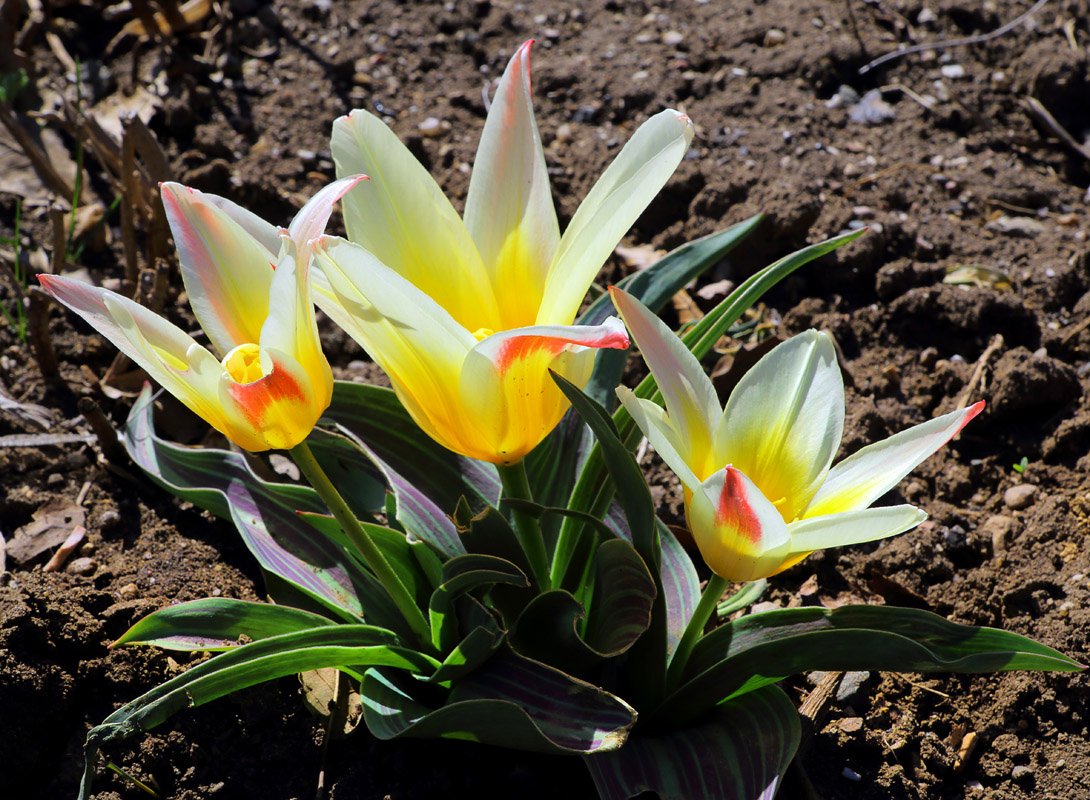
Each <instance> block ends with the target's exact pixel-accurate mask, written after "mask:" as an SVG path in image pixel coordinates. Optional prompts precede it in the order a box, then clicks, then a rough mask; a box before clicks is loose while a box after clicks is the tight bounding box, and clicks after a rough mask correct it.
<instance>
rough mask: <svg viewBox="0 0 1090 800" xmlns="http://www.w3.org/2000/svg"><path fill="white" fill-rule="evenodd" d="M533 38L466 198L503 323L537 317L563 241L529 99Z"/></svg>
mask: <svg viewBox="0 0 1090 800" xmlns="http://www.w3.org/2000/svg"><path fill="white" fill-rule="evenodd" d="M531 44H533V42H532V41H531V42H526V43H525V44H524V45H522V47H520V48H519V49H518V52H517V53H515V55H514V57H513V58H512V59H511V61H510V63H508V65H507V69H506V71H505V72H504V73H503V78H501V79H500V83H499V86H498V87H497V88H496V95H495V97H493V99H492V106H491V108H490V109H489V110H488V119H487V121H486V122H485V125H484V131H483V132H482V133H481V142H480V144H479V145H478V147H477V158H476V161H474V163H473V176H472V178H471V179H470V182H469V194H468V196H467V197H466V210H465V224H466V228H468V229H469V233H470V236H472V237H473V241H474V242H475V243H476V245H477V250H478V251H479V252H480V255H481V259H482V260H483V262H484V265H485V269H486V270H487V271H488V273H489V275H490V276H491V279H492V285H493V286H496V287H498V288H500V289H502V292H503V303H502V304H501V305H500V309H499V310H500V315H501V317H502V320H503V321H502V323H501V327H503V328H518V327H524V326H527V325H533V324H534V323H535V321H536V319H537V310H538V306H539V305H540V304H541V296H542V292H543V291H544V289H545V277H546V274H547V270H548V267H549V263H550V261H551V260H552V257H553V253H555V252H556V248H557V245H558V243H559V242H560V228H559V226H558V224H557V221H556V210H555V208H554V207H553V197H552V193H551V192H550V190H549V176H548V173H547V172H546V169H545V154H544V152H543V150H542V147H541V136H540V135H539V134H538V130H537V123H536V122H535V121H534V108H533V104H532V102H531V98H530V45H531Z"/></svg>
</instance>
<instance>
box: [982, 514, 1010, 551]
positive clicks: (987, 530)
mask: <svg viewBox="0 0 1090 800" xmlns="http://www.w3.org/2000/svg"><path fill="white" fill-rule="evenodd" d="M1013 527H1014V520H1013V519H1011V518H1010V517H1008V516H1005V515H1004V514H993V515H992V516H990V517H988V518H987V519H986V520H985V521H984V524H983V525H981V526H980V534H981V536H982V537H984V538H986V539H990V540H991V542H992V554H993V555H997V554H999V553H1002V552H1003V551H1004V550H1006V549H1007V542H1008V541H1010V535H1011V529H1012V528H1013Z"/></svg>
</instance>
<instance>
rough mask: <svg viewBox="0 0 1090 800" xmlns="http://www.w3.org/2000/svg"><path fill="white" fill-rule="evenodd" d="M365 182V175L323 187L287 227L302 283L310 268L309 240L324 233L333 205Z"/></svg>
mask: <svg viewBox="0 0 1090 800" xmlns="http://www.w3.org/2000/svg"><path fill="white" fill-rule="evenodd" d="M365 180H367V176H366V175H349V176H348V177H347V178H341V179H339V180H336V181H333V183H330V184H328V185H327V186H323V187H322V188H321V190H319V191H318V192H317V193H316V194H315V195H314V196H313V197H311V198H310V199H309V200H308V201H307V202H306V205H304V206H303V207H302V208H301V209H299V213H298V214H296V215H295V219H293V220H292V221H291V225H289V226H288V235H290V236H291V238H292V240H293V241H294V242H295V246H296V248H297V250H298V253H297V258H296V260H297V263H299V264H300V265H302V272H303V282H304V283H305V282H306V275H307V270H308V269H309V267H310V242H311V240H312V239H317V238H318V237H319V236H321V235H322V234H323V233H324V232H325V226H326V224H328V222H329V217H330V215H331V214H332V213H333V206H334V204H336V202H337V201H338V200H340V199H341V198H342V197H344V196H345V194H347V193H348V190H349V189H351V188H352V187H354V186H355V185H356V184H357V183H359V182H360V181H365Z"/></svg>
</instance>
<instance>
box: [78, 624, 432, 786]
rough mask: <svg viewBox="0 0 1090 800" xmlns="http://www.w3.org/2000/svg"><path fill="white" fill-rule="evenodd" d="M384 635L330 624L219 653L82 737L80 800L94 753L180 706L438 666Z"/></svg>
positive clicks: (374, 630) (146, 727) (91, 772)
mask: <svg viewBox="0 0 1090 800" xmlns="http://www.w3.org/2000/svg"><path fill="white" fill-rule="evenodd" d="M396 642H397V637H396V635H395V634H393V633H392V632H390V631H387V630H384V629H382V628H375V627H373V626H370V625H331V626H328V627H320V628H314V629H310V630H303V631H296V632H294V633H287V634H283V635H280V636H273V637H270V638H268V639H262V640H260V641H256V642H252V643H250V644H245V645H242V646H240V647H236V648H234V649H232V650H228V651H227V652H225V653H221V654H220V655H218V656H216V657H215V658H212V659H209V660H208V661H205V662H203V663H200V664H197V665H196V666H195V667H192V668H191V669H188V670H186V671H185V672H183V673H182V674H181V675H178V676H176V677H174V678H171V679H170V680H169V681H166V682H165V683H162V684H160V685H159V686H156V687H155V688H154V689H152V690H151V691H150V692H147V693H146V694H144V695H142V696H141V697H138V698H137V699H136V700H133V701H132V702H130V703H126V704H125V705H124V706H122V707H121V708H119V709H118V710H117V711H115V712H114V713H113V714H111V715H110V716H109V717H107V718H106V720H105V721H104V722H103V723H102V724H101V725H98V726H96V727H95V728H92V729H91V731H90V732H89V733H88V734H87V741H86V744H85V745H84V753H85V758H86V761H85V763H84V774H83V780H82V782H81V783H80V795H79V797H80V800H88V798H90V796H91V780H92V778H93V777H94V768H95V763H96V761H97V758H96V754H97V752H98V750H99V749H100V748H101V747H102V746H103V745H105V744H107V743H109V742H111V741H115V740H120V739H125V738H127V737H129V736H131V735H133V734H135V733H138V732H139V731H146V730H150V729H151V728H153V727H155V726H156V725H159V724H160V723H162V722H164V721H165V720H167V719H169V718H170V717H171V716H173V715H174V714H176V713H177V712H178V711H181V710H182V709H184V708H190V707H194V706H200V705H204V704H205V703H208V702H210V701H212V700H215V699H217V698H220V697H223V696H224V695H226V694H230V693H231V692H235V691H238V690H239V689H245V688H247V687H249V686H254V685H256V684H258V683H263V682H265V681H269V680H273V679H274V678H281V677H284V676H285V675H293V674H295V673H297V672H306V671H307V670H314V669H325V668H327V667H334V668H338V669H343V670H345V671H348V672H350V673H353V674H357V675H361V674H362V672H363V671H364V670H365V669H370V668H371V667H377V666H381V667H384V668H388V669H398V670H405V671H408V672H412V673H419V674H425V675H426V674H430V673H431V672H433V671H434V670H435V668H436V667H438V666H439V665H438V662H436V661H435V660H434V659H432V658H429V657H427V656H425V655H423V654H421V653H417V652H415V651H412V650H407V649H405V648H402V647H398V646H397V645H396Z"/></svg>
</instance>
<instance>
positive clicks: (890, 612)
mask: <svg viewBox="0 0 1090 800" xmlns="http://www.w3.org/2000/svg"><path fill="white" fill-rule="evenodd" d="M1015 669H1039V670H1048V671H1054V672H1078V671H1080V670H1083V669H1086V668H1085V667H1084V666H1082V665H1081V664H1079V663H1078V662H1076V661H1073V660H1072V659H1070V658H1068V657H1067V656H1065V655H1063V654H1062V653H1060V652H1058V651H1056V650H1053V649H1052V648H1051V647H1047V646H1045V645H1043V644H1040V643H1038V642H1035V641H1033V640H1032V639H1027V638H1026V637H1024V636H1019V635H1018V634H1016V633H1010V632H1008V631H1001V630H997V629H995V628H977V627H973V626H971V625H961V624H959V623H956V622H950V621H949V620H946V619H943V618H942V617H940V616H938V615H937V614H932V613H931V612H929V611H920V610H918V609H913V608H897V607H894V606H842V607H840V608H836V609H825V608H793V609H784V610H782V611H768V612H765V613H763V614H750V615H748V616H745V617H741V618H740V619H737V620H734V621H733V622H730V623H728V624H726V625H723V626H721V627H719V628H717V629H716V630H714V631H712V632H711V633H709V634H708V635H707V636H705V637H704V638H703V639H701V640H700V641H699V642H697V644H696V646H695V647H694V648H693V652H692V656H691V658H690V660H689V663H688V664H687V665H686V668H685V672H684V675H683V680H685V683H684V684H683V685H682V686H681V687H680V688H679V689H678V690H677V691H676V692H675V693H674V694H673V695H671V696H670V697H668V698H667V699H666V700H665V702H664V703H663V704H662V706H661V708H660V709H659V710H658V711H656V712H655V721H656V723H661V724H664V725H667V726H669V727H675V726H679V725H683V724H686V723H687V722H688V721H690V720H692V719H695V718H696V717H697V716H698V715H699V714H700V713H702V712H703V711H704V710H705V709H707V708H709V707H711V706H713V705H715V704H716V703H718V702H721V701H723V700H726V699H728V698H731V697H735V696H738V695H742V694H745V693H746V692H750V691H753V690H754V689H756V688H758V687H761V686H765V685H767V684H770V683H775V682H776V681H778V680H781V679H782V678H785V677H787V676H788V675H794V674H797V673H800V672H809V671H811V670H843V671H850V670H886V671H890V672H1000V671H1008V670H1015Z"/></svg>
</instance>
